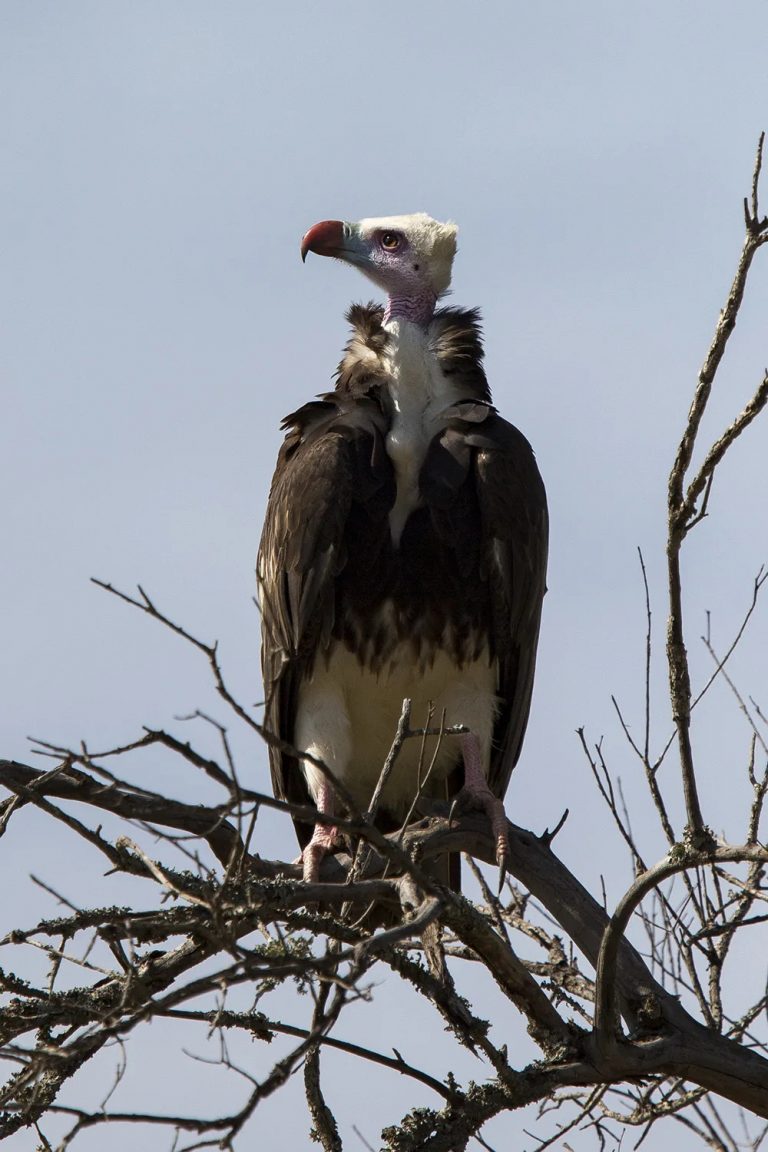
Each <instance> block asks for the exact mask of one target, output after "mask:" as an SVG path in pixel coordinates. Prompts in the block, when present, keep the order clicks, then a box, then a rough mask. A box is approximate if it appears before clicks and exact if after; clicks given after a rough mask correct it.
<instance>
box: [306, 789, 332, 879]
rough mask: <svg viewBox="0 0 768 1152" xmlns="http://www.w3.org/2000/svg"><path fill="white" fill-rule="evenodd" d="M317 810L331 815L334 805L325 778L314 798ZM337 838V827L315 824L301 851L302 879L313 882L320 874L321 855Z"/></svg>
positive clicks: (325, 814) (322, 855) (330, 847)
mask: <svg viewBox="0 0 768 1152" xmlns="http://www.w3.org/2000/svg"><path fill="white" fill-rule="evenodd" d="M315 803H316V804H317V809H318V812H322V813H323V815H324V816H332V815H333V809H334V806H335V797H334V794H333V789H332V788H331V785H330V784H329V783H328V781H327V780H325V779H324V780H323V782H322V784H321V785H320V791H319V792H318V794H317V797H316V799H315ZM338 838H339V832H338V829H337V828H334V827H333V826H332V825H330V824H315V830H314V832H313V833H312V839H311V840H310V842H309V844H307V846H306V847H305V848H304V851H303V852H302V853H301V863H302V865H303V867H304V879H305V880H308V881H310V883H314V882H315V881H316V880H317V878H318V876H319V875H320V865H321V864H322V861H323V857H324V856H325V855H326V853H327V852H330V850H331V849H332V848H333V847H334V845H335V844H336V843H337V841H338Z"/></svg>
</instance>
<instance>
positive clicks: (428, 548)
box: [257, 213, 548, 886]
mask: <svg viewBox="0 0 768 1152" xmlns="http://www.w3.org/2000/svg"><path fill="white" fill-rule="evenodd" d="M456 234H457V228H456V226H455V225H454V224H441V223H438V222H437V221H436V220H432V219H431V218H430V217H429V216H426V215H425V214H423V213H417V214H415V215H410V216H389V217H381V218H377V219H366V220H360V221H359V222H358V223H355V224H352V223H347V222H343V221H340V220H324V221H322V222H321V223H319V224H315V226H314V227H313V228H310V230H309V231H308V232H307V233H306V235H305V236H304V238H303V240H302V243H301V255H302V259H304V258H305V257H306V255H307V253H308V252H314V253H316V254H318V255H320V256H333V257H335V258H336V259H337V260H342V261H344V262H345V263H347V264H352V265H353V266H354V267H356V268H358V269H360V271H361V272H363V273H364V274H365V275H366V276H367V277H368V278H369V279H370V280H372V281H373V282H374V284H376V285H377V286H378V287H379V288H381V289H383V290H384V292H385V293H386V295H387V300H386V305H384V306H382V305H379V304H368V305H365V306H364V305H360V304H355V305H353V306H352V307H351V308H350V310H349V313H348V317H347V318H348V320H349V323H350V324H351V327H352V334H351V337H350V339H349V342H348V344H347V346H346V350H345V354H344V356H343V359H342V361H341V364H340V365H339V369H338V373H337V382H336V388H335V391H334V392H330V393H327V394H324V395H322V396H320V397H319V398H318V399H316V400H312V401H310V402H309V403H308V404H305V405H304V406H303V407H302V408H299V409H298V411H296V412H293V413H292V414H291V415H290V416H287V417H286V418H285V420H284V422H283V428H285V429H287V434H286V437H285V440H284V442H283V445H282V448H281V450H280V454H279V457H278V461H277V467H276V469H275V474H274V477H273V480H272V487H271V490H270V495H269V503H268V507H267V514H266V521H265V524H264V531H263V535H262V539H261V546H260V549H259V559H258V569H257V574H258V582H259V598H260V606H261V612H262V665H263V672H264V686H265V696H266V711H265V726H266V728H267V729H268V730H269V731H271V732H272V733H274V735H275V736H277V737H279V739H280V741H281V744H277V743H276V742H274V743H273V744H272V745H271V746H270V749H269V755H270V762H271V770H272V783H273V787H274V790H275V794H276V796H277V797H278V798H280V799H284V800H289V801H293V802H296V803H302V804H307V803H309V802H313V803H314V804H315V805H316V807H317V808H318V809H319V810H320V811H321V812H322V813H324V814H327V815H331V816H332V815H339V814H340V812H341V811H342V807H343V806H342V804H341V802H340V800H339V796H338V795H337V794H336V792H335V790H334V787H333V784H332V782H331V780H329V779H328V777H327V776H326V775H325V774H324V773H323V772H322V770H321V769H320V768H319V767H318V766H317V764H316V763H314V762H313V760H319V761H322V763H323V764H325V765H326V766H327V768H328V769H329V770H330V772H331V774H332V776H333V778H334V779H335V780H337V781H339V782H340V783H341V784H342V785H343V788H344V790H345V791H346V793H347V794H348V795H349V796H350V797H351V799H352V800H353V801H354V804H355V805H356V806H357V808H358V810H359V811H361V812H364V811H365V810H366V809H367V807H368V805H369V802H370V800H371V796H372V793H373V791H374V788H375V786H376V783H377V781H378V779H379V776H380V774H381V770H382V766H383V763H384V760H385V758H386V756H387V752H388V751H389V748H390V746H391V744H392V740H393V738H394V735H395V731H396V728H397V723H398V718H399V716H400V713H401V710H402V704H403V699H404V698H405V697H410V699H411V700H412V716H413V721H412V722H413V723H414V724H421V725H423V724H424V723H425V722H426V719H427V716H428V712H429V709H430V707H432V708H433V715H434V720H433V724H438V725H439V723H440V721H441V720H443V721H444V723H445V724H446V725H465V726H466V727H467V729H468V732H467V733H466V734H464V735H460V736H450V737H443V738H442V739H441V740H440V741H439V745H438V743H437V741H436V740H435V739H434V738H429V739H427V741H426V747H425V748H422V746H421V741H420V740H417V739H411V740H407V741H406V742H405V744H404V746H403V748H402V751H401V752H400V754H399V757H398V759H397V761H396V763H395V766H394V769H393V770H392V773H391V775H390V777H389V779H388V782H387V784H386V787H385V789H384V791H383V793H382V795H381V806H380V810H379V812H380V818H381V819H383V820H385V821H387V820H388V821H389V825H388V826H389V827H396V826H398V824H399V823H400V822H401V821H402V820H403V819H404V818H405V817H406V815H407V814H408V812H409V811H411V810H412V804H413V802H414V799H415V797H416V796H417V793H419V792H420V793H421V795H422V796H425V797H427V798H433V799H434V798H441V799H452V798H455V797H456V796H458V795H459V794H460V793H461V795H462V797H463V798H468V799H469V800H470V801H472V802H474V803H476V804H479V805H481V806H482V807H483V808H484V809H485V811H486V812H487V813H488V816H489V818H490V822H491V827H492V831H493V835H494V838H495V843H496V852H497V858H498V861H499V863H500V864H502V866H503V861H504V858H505V855H506V852H507V847H508V841H507V833H506V817H505V814H504V806H503V800H502V798H503V796H504V793H505V791H506V788H507V785H508V783H509V778H510V774H511V772H512V769H513V768H514V766H515V763H516V762H517V759H518V757H519V755H520V749H521V746H522V742H523V736H524V733H525V728H526V724H527V721H528V712H529V709H530V704H531V691H532V688H533V674H534V666H535V662H536V645H537V641H538V635H539V621H540V617H541V605H542V599H543V597H544V592H545V578H546V563H547V534H548V520H547V503H546V495H545V492H544V486H543V484H542V480H541V476H540V475H539V471H538V468H537V466H536V462H535V459H534V455H533V452H532V450H531V447H530V445H529V444H528V441H527V440H526V439H525V437H524V436H523V435H522V433H520V432H519V431H518V430H517V428H515V427H513V426H512V425H511V424H508V423H507V422H506V421H505V420H503V419H502V418H501V416H499V415H498V413H497V412H496V409H495V408H494V407H493V405H492V403H491V395H490V392H489V388H488V383H487V381H486V377H485V372H484V370H483V348H482V343H481V335H480V324H479V315H478V312H477V311H475V310H464V309H460V308H448V307H437V302H438V300H439V299H440V297H441V296H443V295H444V294H445V293H446V292H447V291H448V287H449V284H450V279H451V268H452V264H453V258H454V255H455V252H456ZM302 753H304V754H307V755H308V756H309V757H311V758H313V759H305V758H303V757H302ZM297 833H298V836H299V841H300V843H301V844H302V848H303V852H302V859H303V865H304V875H305V877H306V878H309V879H311V878H314V877H316V876H317V873H318V869H319V864H320V861H321V859H322V856H323V854H324V853H325V852H326V851H328V850H329V849H331V848H332V847H333V846H334V845H335V843H336V841H337V838H338V833H337V831H336V829H335V828H333V827H332V826H329V825H328V824H326V825H320V824H317V825H315V827H314V831H312V828H311V827H310V826H308V825H305V824H301V823H298V824H297ZM456 876H457V873H456V872H455V871H452V872H451V881H452V883H454V886H456V884H457V880H456Z"/></svg>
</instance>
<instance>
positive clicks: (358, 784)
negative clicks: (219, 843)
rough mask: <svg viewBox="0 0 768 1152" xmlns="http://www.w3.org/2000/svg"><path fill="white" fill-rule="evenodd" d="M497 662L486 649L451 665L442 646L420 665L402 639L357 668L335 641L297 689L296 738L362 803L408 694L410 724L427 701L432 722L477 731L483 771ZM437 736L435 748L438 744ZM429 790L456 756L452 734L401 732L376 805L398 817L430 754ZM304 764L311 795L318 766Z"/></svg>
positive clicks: (422, 717)
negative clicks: (384, 656)
mask: <svg viewBox="0 0 768 1152" xmlns="http://www.w3.org/2000/svg"><path fill="white" fill-rule="evenodd" d="M496 691H497V669H496V666H495V662H494V663H491V662H490V661H489V660H488V658H487V655H486V656H485V657H481V658H480V659H479V660H477V661H475V662H473V663H470V664H466V665H464V667H462V668H458V667H457V666H456V664H455V663H454V662H453V661H452V660H451V659H450V657H449V656H448V655H446V653H445V652H438V653H437V654H436V656H435V660H434V662H433V663H432V665H431V666H430V667H428V668H426V669H424V670H423V671H422V670H419V669H418V665H417V662H416V661H415V660H414V655H413V650H412V647H411V646H410V645H409V644H403V645H402V646H401V648H400V649H399V650H397V651H396V653H395V657H394V658H393V660H392V662H391V663H390V664H389V665H387V667H386V668H384V669H383V670H382V671H381V672H379V673H373V672H370V671H367V670H366V669H365V668H363V667H362V666H361V665H360V663H359V661H358V660H357V658H356V657H355V656H354V655H353V654H352V653H351V652H349V651H348V650H347V649H346V648H344V647H342V646H341V645H337V646H336V648H335V649H334V651H333V652H332V654H331V657H330V660H329V661H328V664H327V666H326V664H325V662H324V661H319V662H318V665H317V667H316V668H315V672H314V675H313V677H312V679H311V680H308V681H306V682H305V683H304V684H303V685H302V688H301V690H300V693H299V702H298V709H297V721H296V730H295V744H296V747H297V748H298V749H299V750H300V751H306V752H310V753H311V754H312V755H313V756H316V757H318V758H319V759H321V760H322V761H323V762H324V763H325V764H327V766H328V767H329V768H330V769H331V770H332V772H333V773H334V775H336V776H337V777H338V778H339V779H340V780H341V781H342V783H343V784H344V786H345V787H346V788H347V789H348V791H349V792H350V793H351V794H352V796H353V798H354V800H355V802H356V804H357V806H358V807H359V808H360V809H361V810H363V811H364V810H365V809H366V808H367V807H368V803H369V801H370V798H371V795H372V793H373V790H374V788H375V786H376V783H377V781H378V779H379V776H380V774H381V769H382V766H383V764H384V761H385V759H386V756H387V753H388V752H389V750H390V748H391V746H392V741H393V740H394V737H395V732H396V729H397V722H398V720H399V718H400V713H401V711H402V706H403V699H404V698H405V697H409V698H410V699H411V701H412V711H411V726H412V727H413V728H421V727H424V726H426V723H427V717H428V713H429V705H430V703H432V704H433V705H434V713H433V719H432V724H431V726H439V724H440V721H441V718H442V715H443V712H445V723H446V725H453V724H464V725H466V726H467V727H468V728H469V729H470V730H471V731H472V732H473V733H474V734H475V735H476V736H477V737H478V739H479V741H480V746H481V749H482V752H483V760H484V765H485V769H486V772H487V768H488V763H489V759H490V751H491V739H492V734H493V722H494V717H495V713H496V708H497V698H496ZM438 743H439V748H438ZM436 749H437V755H436V757H435V762H434V764H433V765H432V768H431V771H430V774H429V785H428V786H427V790H428V792H430V793H432V794H434V793H435V791H437V789H435V788H434V787H432V786H431V785H434V784H439V782H440V781H443V780H444V779H445V777H446V776H447V775H448V774H449V772H450V771H451V769H452V768H453V767H454V765H455V764H456V763H457V761H458V760H460V747H459V737H457V736H444V737H443V738H442V740H441V741H439V742H438V739H437V738H436V737H431V738H427V740H426V742H425V744H424V748H423V749H422V741H421V738H420V737H414V738H412V739H410V740H406V742H405V745H404V746H403V748H402V750H401V752H400V755H399V757H398V759H397V762H396V764H395V767H394V770H393V772H392V774H391V776H390V778H389V782H388V785H387V787H386V789H385V791H384V794H383V797H382V803H383V806H384V807H385V808H386V809H387V810H388V811H389V812H391V813H392V814H393V815H395V816H398V817H402V816H404V815H405V814H406V812H407V811H408V808H409V806H410V804H411V801H412V800H413V798H414V796H415V795H416V793H417V792H418V790H419V787H420V781H421V784H422V785H423V783H424V777H425V776H426V774H427V771H428V769H429V768H430V764H432V759H433V756H435V751H436ZM303 767H304V771H305V775H306V777H307V782H308V784H309V787H310V791H311V792H312V795H313V796H314V797H315V798H316V797H317V792H318V788H319V783H320V780H321V779H322V775H321V773H319V772H318V770H317V769H314V768H313V767H312V765H311V764H304V766H303Z"/></svg>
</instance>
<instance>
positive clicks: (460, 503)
mask: <svg viewBox="0 0 768 1152" xmlns="http://www.w3.org/2000/svg"><path fill="white" fill-rule="evenodd" d="M454 413H455V416H454V417H453V419H451V420H449V422H448V424H447V426H446V429H445V431H444V432H443V433H442V435H441V436H440V437H439V438H437V439H436V440H435V441H433V443H432V445H431V447H430V451H429V454H428V456H427V459H426V461H425V466H424V470H423V473H422V477H421V484H422V490H423V491H424V493H425V495H426V498H427V500H428V502H429V504H430V507H431V509H432V516H433V522H435V523H436V526H437V527H438V531H439V532H440V534H441V535H444V536H445V535H447V534H450V535H451V536H452V538H453V540H454V541H455V542H456V543H457V544H458V546H459V552H458V553H457V557H458V556H461V554H462V553H463V561H464V563H466V562H467V561H469V564H470V566H471V567H472V568H473V569H474V573H473V576H474V578H477V576H478V575H479V578H480V580H481V582H483V583H485V585H486V587H487V590H488V594H489V601H490V604H489V610H490V618H489V619H487V620H486V627H487V629H488V632H489V635H490V641H491V651H492V654H493V655H494V656H495V657H496V659H497V660H498V662H499V690H498V691H499V701H500V705H499V712H498V716H497V719H496V724H495V729H494V741H493V743H494V747H493V753H492V757H491V766H490V773H489V781H488V782H489V784H490V787H491V789H492V790H493V792H494V793H495V795H496V796H499V797H503V796H504V793H505V792H506V790H507V785H508V784H509V778H510V776H511V774H512V769H513V768H514V766H515V764H516V763H517V760H518V757H519V756H520V750H521V748H522V744H523V737H524V735H525V729H526V725H527V723H528V713H529V711H530V707H531V694H532V691H533V675H534V669H535V666H536V647H537V643H538V638H539V624H540V621H541V606H542V601H543V599H544V593H545V591H546V573H547V546H548V536H549V520H548V515H547V498H546V493H545V491H544V484H543V482H542V479H541V476H540V474H539V470H538V467H537V466H536V459H535V457H534V454H533V450H532V448H531V446H530V444H529V443H528V441H527V440H526V439H525V437H524V436H523V434H522V433H521V432H519V431H518V429H517V428H515V427H514V426H513V425H512V424H508V423H507V421H506V420H503V419H502V418H501V417H500V416H499V415H498V413H497V412H496V411H495V409H494V408H493V407H491V406H490V405H489V404H486V403H483V402H473V401H467V402H464V403H461V404H457V405H455V406H454ZM470 477H471V479H472V480H473V481H474V484H472V483H471V482H470V483H469V485H468V484H467V481H469V480H470ZM468 487H469V489H470V490H471V489H472V488H474V491H473V493H472V495H473V500H472V504H471V506H470V505H468V503H467V501H466V499H464V500H462V499H458V497H459V496H460V493H461V492H462V491H463V492H465V493H466V492H467V488H468ZM478 551H479V555H478ZM475 564H477V565H478V567H479V572H478V568H477V567H475Z"/></svg>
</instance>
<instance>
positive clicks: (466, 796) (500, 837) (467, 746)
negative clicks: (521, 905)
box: [457, 732, 509, 891]
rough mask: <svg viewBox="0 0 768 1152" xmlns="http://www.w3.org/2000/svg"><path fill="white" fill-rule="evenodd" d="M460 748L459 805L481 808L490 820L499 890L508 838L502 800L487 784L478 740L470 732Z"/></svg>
mask: <svg viewBox="0 0 768 1152" xmlns="http://www.w3.org/2000/svg"><path fill="white" fill-rule="evenodd" d="M461 751H462V755H463V757H464V787H463V789H462V792H461V794H460V795H459V797H458V805H457V806H458V807H459V808H462V807H463V806H464V805H466V806H467V807H472V808H482V809H483V811H484V812H486V813H487V815H488V819H489V821H490V823H491V833H492V835H493V839H494V843H495V845H496V863H497V864H498V866H499V891H501V888H502V885H503V883H504V877H505V876H506V874H507V858H508V856H509V838H508V837H507V814H506V812H505V811H504V801H503V800H500V799H499V797H498V796H495V795H494V794H493V792H492V791H491V789H490V788H489V787H488V781H487V779H486V777H485V772H484V771H483V757H482V753H481V751H480V741H479V740H478V738H477V736H475V735H474V734H473V733H472V732H468V733H467V734H466V735H465V736H462V737H461Z"/></svg>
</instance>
